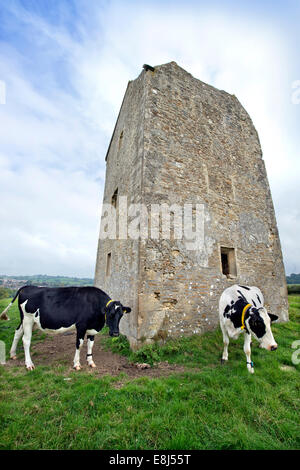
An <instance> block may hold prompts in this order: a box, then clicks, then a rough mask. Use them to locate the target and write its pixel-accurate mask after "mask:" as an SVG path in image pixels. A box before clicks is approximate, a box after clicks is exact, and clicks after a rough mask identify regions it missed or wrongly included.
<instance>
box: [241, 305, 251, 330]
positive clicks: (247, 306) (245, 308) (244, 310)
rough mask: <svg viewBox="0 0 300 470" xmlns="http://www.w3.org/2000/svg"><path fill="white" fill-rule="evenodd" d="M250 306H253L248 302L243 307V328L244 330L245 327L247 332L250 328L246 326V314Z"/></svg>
mask: <svg viewBox="0 0 300 470" xmlns="http://www.w3.org/2000/svg"><path fill="white" fill-rule="evenodd" d="M250 307H251V304H247V305H245V307H244V308H243V311H242V326H241V330H243V329H244V328H245V329H246V331H247V332H248V330H247V327H246V326H245V315H246V312H247V310H249V308H250Z"/></svg>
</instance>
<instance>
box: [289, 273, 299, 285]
mask: <svg viewBox="0 0 300 470" xmlns="http://www.w3.org/2000/svg"><path fill="white" fill-rule="evenodd" d="M286 282H287V283H288V284H300V273H299V274H295V273H293V274H291V275H290V276H286Z"/></svg>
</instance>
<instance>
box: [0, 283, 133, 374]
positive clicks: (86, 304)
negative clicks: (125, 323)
mask: <svg viewBox="0 0 300 470" xmlns="http://www.w3.org/2000/svg"><path fill="white" fill-rule="evenodd" d="M17 297H18V303H19V310H20V317H21V322H20V325H19V326H18V328H17V329H16V331H15V336H14V340H13V343H12V346H11V350H10V357H11V358H12V359H16V349H17V344H18V342H19V340H20V338H21V337H22V336H23V345H24V352H25V365H26V368H27V369H28V370H32V369H34V365H33V362H32V360H31V357H30V342H31V335H32V328H33V327H34V325H37V326H38V328H39V329H40V330H42V331H46V332H47V331H54V332H57V333H60V332H64V331H68V330H72V329H76V332H77V337H76V352H75V357H74V368H75V369H76V370H79V369H80V349H81V346H82V344H83V341H84V337H85V335H86V334H87V362H88V365H89V366H91V367H96V366H95V363H94V361H93V356H92V350H93V345H94V336H95V335H96V334H97V333H99V331H100V330H101V329H102V328H103V327H104V325H105V323H106V324H107V326H108V327H109V334H110V336H118V335H119V323H120V320H121V318H122V316H123V313H129V312H131V308H129V307H123V305H122V304H121V302H118V301H115V300H112V299H111V298H110V297H109V296H108V295H107V294H105V292H103V291H102V290H100V289H98V288H97V287H58V288H48V287H36V286H24V287H21V289H19V290H18V292H17V293H16V295H15V297H14V299H13V300H12V302H11V303H10V304H9V305H8V307H7V308H6V309H5V310H4V311H3V312H2V314H1V316H0V318H1V319H4V320H8V317H7V314H6V312H7V311H8V309H9V307H10V306H11V305H12V303H13V302H14V301H15V300H16V298H17Z"/></svg>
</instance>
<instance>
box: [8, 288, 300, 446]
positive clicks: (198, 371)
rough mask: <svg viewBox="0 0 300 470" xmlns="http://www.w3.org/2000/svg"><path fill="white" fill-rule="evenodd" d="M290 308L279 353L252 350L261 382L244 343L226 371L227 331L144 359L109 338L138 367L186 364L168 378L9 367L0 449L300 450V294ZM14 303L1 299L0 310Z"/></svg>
mask: <svg viewBox="0 0 300 470" xmlns="http://www.w3.org/2000/svg"><path fill="white" fill-rule="evenodd" d="M289 301H290V321H289V322H288V323H284V324H277V325H276V324H275V325H273V328H272V329H273V333H274V337H275V339H276V341H277V343H278V345H279V348H278V350H277V351H276V352H274V353H270V352H268V351H265V350H262V349H259V348H258V347H257V346H256V344H253V348H252V351H253V352H252V359H253V361H254V365H255V374H254V375H250V374H249V373H248V371H247V369H246V364H245V357H244V352H243V347H242V340H241V341H237V342H231V343H230V346H229V362H228V364H226V366H221V365H220V357H221V353H222V339H221V334H220V331H219V329H218V330H216V331H215V332H210V333H206V334H204V335H202V336H197V335H195V336H192V337H189V338H187V337H186V338H182V339H178V340H170V341H167V342H166V343H165V344H164V345H163V346H158V345H156V346H152V347H150V346H148V347H146V348H143V349H142V350H141V351H139V352H138V353H132V352H131V351H130V350H129V348H128V343H127V341H126V340H125V339H124V338H122V337H121V338H118V339H116V340H115V339H111V338H106V336H102V341H103V340H104V339H105V343H106V346H107V347H109V348H112V349H113V350H115V351H118V352H119V353H121V354H125V355H128V356H129V358H130V359H131V360H136V361H139V362H144V361H147V362H151V363H155V362H157V361H165V360H168V361H169V362H170V363H176V364H182V365H185V366H186V367H187V372H185V373H180V374H173V375H172V376H169V377H164V378H163V377H162V378H155V379H149V378H145V377H144V378H140V379H135V380H129V379H128V377H127V376H126V375H125V374H124V373H122V374H120V376H119V377H111V376H105V377H102V378H100V379H99V377H96V376H94V375H92V374H87V373H82V372H80V373H75V372H74V373H70V372H69V368H68V367H66V366H64V365H58V366H57V367H55V368H53V367H47V366H39V365H37V368H36V369H35V370H34V371H33V372H31V373H27V372H26V371H25V369H23V368H20V367H9V368H8V367H5V366H0V374H1V375H0V380H1V382H0V383H1V396H0V400H1V402H0V403H1V405H0V407H1V408H0V419H1V428H0V448H2V449H161V450H163V449H174V450H175V449H188V450H192V449H299V447H300V445H299V434H300V433H299V419H298V410H299V365H295V364H293V363H292V359H291V357H292V353H293V352H294V349H292V347H291V345H292V343H293V342H294V341H295V340H298V339H300V335H299V333H300V328H299V313H300V296H296V295H295V296H290V297H289ZM6 305H7V302H5V301H0V311H1V310H2V308H4V307H5V306H6ZM9 313H10V317H11V322H10V323H11V325H12V327H11V328H9V329H8V328H4V329H3V327H4V326H8V325H9V322H1V323H0V339H2V340H4V341H5V342H7V344H8V345H10V341H11V339H12V336H13V330H14V327H15V326H16V325H17V323H18V319H17V311H16V307H15V306H14V307H13V308H12V309H11V310H10V311H9ZM36 340H37V338H36ZM286 366H288V367H286ZM66 378H67V379H71V380H65V379H66ZM120 384H122V386H121V385H120Z"/></svg>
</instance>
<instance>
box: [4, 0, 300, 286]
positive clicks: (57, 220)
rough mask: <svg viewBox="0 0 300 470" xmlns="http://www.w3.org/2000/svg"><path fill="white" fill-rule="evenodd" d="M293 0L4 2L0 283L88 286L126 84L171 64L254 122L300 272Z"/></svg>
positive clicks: (298, 6) (289, 264)
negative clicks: (2, 279)
mask: <svg viewBox="0 0 300 470" xmlns="http://www.w3.org/2000/svg"><path fill="white" fill-rule="evenodd" d="M299 20H300V2H299V1H290V0H284V1H276V0H272V1H269V0H260V1H257V0H251V1H250V0H244V1H237V0H228V1H226V0H221V1H214V0H212V1H209V2H208V1H206V2H204V1H202V0H198V1H192V0H191V1H190V0H184V1H183V0H182V1H176V0H173V1H169V0H165V1H164V0H159V1H156V0H149V1H143V0H139V1H137V0H132V1H131V0H122V1H115V0H113V1H109V0H107V1H102V0H60V1H59V2H57V1H51V0H9V1H5V0H0V220H1V225H0V227H1V229H0V274H7V275H30V274H48V275H66V276H78V277H93V276H94V270H95V261H96V252H97V243H98V236H99V228H100V226H99V224H100V215H101V203H102V196H103V188H104V181H105V155H106V151H107V148H108V145H109V141H110V138H111V134H112V132H113V128H114V125H115V121H116V119H117V115H118V112H119V108H120V105H121V102H122V99H123V95H124V93H125V90H126V87H127V83H128V81H129V80H133V79H135V78H136V77H137V76H138V75H139V73H140V72H141V70H142V65H143V64H144V63H148V64H151V65H159V64H163V63H167V62H171V61H175V62H177V64H178V65H180V66H181V67H183V68H184V69H185V70H187V71H188V72H190V73H191V74H192V75H193V76H194V77H196V78H198V79H200V80H202V81H204V82H206V83H209V84H210V85H213V86H215V87H217V88H219V89H222V90H225V91H227V92H229V93H232V94H235V95H236V96H237V98H238V99H239V101H240V102H241V104H242V105H243V106H244V107H245V108H246V110H247V112H248V113H249V114H250V117H251V118H252V120H253V123H254V125H255V127H256V129H257V131H258V134H259V137H260V142H261V146H262V150H263V158H264V160H265V164H266V169H267V174H268V178H269V183H270V187H271V192H272V197H273V202H274V207H275V213H276V218H277V224H278V229H279V233H280V239H281V245H282V251H283V256H284V264H285V269H286V273H287V274H290V273H292V272H296V273H298V272H300V250H299V241H298V240H299V235H298V234H299V232H300V206H299V201H300V184H299V183H300V181H299V175H300V158H299V122H300V119H299V118H300V63H299V40H300V28H299Z"/></svg>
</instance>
